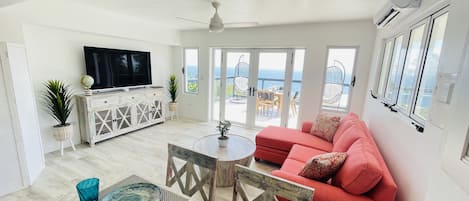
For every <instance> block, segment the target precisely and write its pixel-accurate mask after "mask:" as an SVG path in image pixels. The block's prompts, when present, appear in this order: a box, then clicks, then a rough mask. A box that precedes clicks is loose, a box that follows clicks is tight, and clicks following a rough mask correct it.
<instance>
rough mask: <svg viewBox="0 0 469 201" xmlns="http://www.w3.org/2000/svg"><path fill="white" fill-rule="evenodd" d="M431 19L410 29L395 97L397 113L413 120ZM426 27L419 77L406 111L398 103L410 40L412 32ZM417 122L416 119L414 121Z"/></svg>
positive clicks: (416, 79)
mask: <svg viewBox="0 0 469 201" xmlns="http://www.w3.org/2000/svg"><path fill="white" fill-rule="evenodd" d="M431 17H432V15H430V16H428V17H426V18H424V19H423V20H421V21H419V22H418V23H416V24H414V25H412V26H411V27H410V29H409V30H408V31H407V38H406V41H405V43H406V44H407V45H406V46H405V48H406V51H405V52H406V53H405V56H404V62H403V63H402V66H401V72H400V77H399V79H400V81H399V87H398V90H397V95H396V97H395V102H394V104H396V109H397V111H399V112H400V113H402V114H405V115H406V116H409V117H410V118H411V119H413V118H412V117H411V115H410V114H411V111H413V108H414V105H415V104H414V103H415V96H416V93H415V91H416V89H417V87H418V86H419V84H420V76H421V72H422V71H423V67H424V66H423V63H424V62H423V61H424V60H425V57H426V52H427V51H426V50H427V47H428V38H429V27H430V26H429V21H430V20H431ZM423 25H424V26H425V27H424V30H423V37H422V39H421V42H422V45H421V48H420V50H419V56H418V64H417V70H416V71H417V77H416V78H415V83H414V84H413V85H414V87H413V89H412V92H411V98H410V101H409V107H408V109H405V108H403V107H401V106H400V105H399V104H398V103H399V95H400V94H401V87H402V78H403V77H404V72H405V67H406V65H407V58H408V56H409V55H408V53H409V46H410V39H411V37H412V31H413V30H415V29H417V28H419V27H421V26H423ZM413 120H415V119H413ZM418 123H421V122H418Z"/></svg>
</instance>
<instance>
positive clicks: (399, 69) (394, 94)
mask: <svg viewBox="0 0 469 201" xmlns="http://www.w3.org/2000/svg"><path fill="white" fill-rule="evenodd" d="M400 37H402V42H401V43H402V44H401V49H400V50H399V59H398V61H397V63H398V64H397V73H396V77H397V79H396V83H394V84H395V85H396V86H397V91H395V92H392V95H391V98H390V99H389V98H387V97H386V92H387V91H388V86H387V85H388V82H389V73H388V75H387V76H386V86H385V88H384V95H383V97H382V100H383V101H384V102H385V103H387V104H389V105H394V104H396V103H397V97H398V95H399V87H400V85H401V77H402V72H403V70H404V62H405V58H406V55H407V45H408V43H406V41H407V40H409V35H408V34H407V32H400V33H399V34H397V35H395V36H394V37H392V38H391V40H394V42H393V50H392V51H393V55H392V57H391V58H392V59H394V57H395V55H394V48H395V47H396V40H397V39H398V38H400ZM391 67H392V61H391V66H390V67H389V72H391Z"/></svg>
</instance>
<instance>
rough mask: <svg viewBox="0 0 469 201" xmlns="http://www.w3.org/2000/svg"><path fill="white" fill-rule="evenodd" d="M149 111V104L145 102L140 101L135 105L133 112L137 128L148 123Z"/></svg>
mask: <svg viewBox="0 0 469 201" xmlns="http://www.w3.org/2000/svg"><path fill="white" fill-rule="evenodd" d="M150 109H151V104H149V103H148V102H147V101H141V102H139V103H137V104H136V105H135V110H136V112H137V114H136V117H137V122H136V124H137V126H144V125H146V124H149V123H150V120H151V119H150Z"/></svg>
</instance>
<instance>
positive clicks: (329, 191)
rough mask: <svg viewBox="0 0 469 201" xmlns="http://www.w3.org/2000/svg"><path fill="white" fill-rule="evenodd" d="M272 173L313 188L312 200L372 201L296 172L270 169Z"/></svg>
mask: <svg viewBox="0 0 469 201" xmlns="http://www.w3.org/2000/svg"><path fill="white" fill-rule="evenodd" d="M272 175H274V176H276V177H280V178H283V179H286V180H289V181H292V182H295V183H298V184H301V185H305V186H308V187H311V188H313V189H314V194H313V200H330V201H344V200H347V201H372V199H370V198H368V197H366V196H363V195H353V194H350V193H347V192H345V191H344V190H343V189H341V188H339V187H337V186H333V185H331V184H326V183H322V182H318V181H315V180H311V179H308V178H305V177H302V176H299V175H296V174H292V173H289V172H285V171H282V170H274V171H272Z"/></svg>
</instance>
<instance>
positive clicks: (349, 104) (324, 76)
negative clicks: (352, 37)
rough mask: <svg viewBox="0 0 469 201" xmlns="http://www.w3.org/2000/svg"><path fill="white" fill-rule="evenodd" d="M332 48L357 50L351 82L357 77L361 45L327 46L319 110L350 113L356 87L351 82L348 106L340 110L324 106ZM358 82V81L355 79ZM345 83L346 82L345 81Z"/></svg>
mask: <svg viewBox="0 0 469 201" xmlns="http://www.w3.org/2000/svg"><path fill="white" fill-rule="evenodd" d="M330 49H354V50H355V57H354V61H353V67H352V69H353V70H352V78H351V80H350V82H352V80H353V77H355V79H356V68H357V63H358V61H357V60H358V55H359V53H360V46H358V45H355V46H354V45H351V46H337V45H328V46H327V47H326V59H325V64H324V73H323V81H322V87H321V88H322V89H321V96H320V98H321V100H320V104H319V110H320V111H328V112H334V113H339V114H342V113H344V114H345V113H348V112H349V111H350V107H351V104H352V98H353V96H352V94H353V88H355V87H354V86H352V84H351V83H349V84H348V87H349V88H350V90H349V98H348V100H347V107H346V108H340V109H338V110H335V109H329V108H327V107H326V108H324V107H323V96H324V90H325V84H326V75H327V67H328V65H327V63H328V60H329V50H330ZM355 82H356V81H355ZM344 84H345V83H344Z"/></svg>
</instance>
